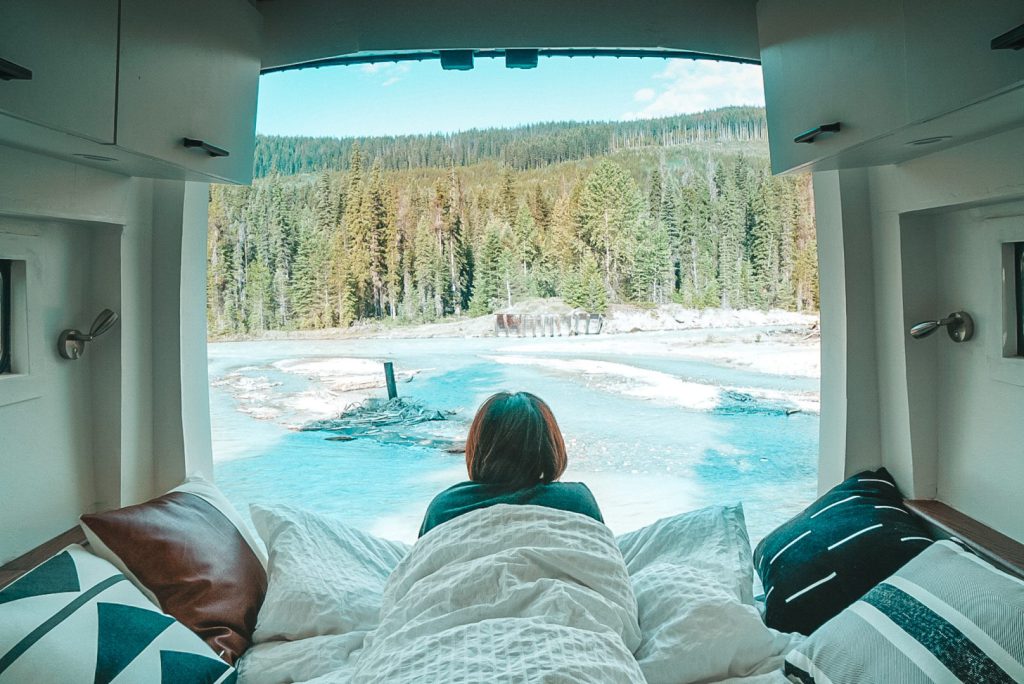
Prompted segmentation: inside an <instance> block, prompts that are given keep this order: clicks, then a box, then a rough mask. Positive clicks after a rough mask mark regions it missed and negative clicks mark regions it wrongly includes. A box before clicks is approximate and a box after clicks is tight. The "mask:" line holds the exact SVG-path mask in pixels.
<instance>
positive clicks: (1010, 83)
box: [904, 0, 1024, 121]
mask: <svg viewBox="0 0 1024 684" xmlns="http://www.w3.org/2000/svg"><path fill="white" fill-rule="evenodd" d="M904 7H905V17H906V26H907V94H908V98H909V100H910V116H911V119H912V120H914V121H921V120H925V119H930V118H932V117H935V116H938V115H940V114H945V113H947V112H951V111H953V110H954V109H959V108H960V107H963V106H965V105H968V104H970V103H972V102H976V101H978V100H981V99H984V98H986V97H988V96H990V95H993V94H996V93H998V92H999V91H1001V90H1005V89H1007V88H1011V87H1014V86H1017V85H1022V84H1024V51H1022V50H993V49H991V47H990V43H991V41H992V39H993V38H995V37H996V36H999V35H1002V34H1003V33H1006V32H1007V31H1009V30H1010V29H1012V28H1015V27H1017V26H1020V25H1021V24H1024V2H1021V0H904Z"/></svg>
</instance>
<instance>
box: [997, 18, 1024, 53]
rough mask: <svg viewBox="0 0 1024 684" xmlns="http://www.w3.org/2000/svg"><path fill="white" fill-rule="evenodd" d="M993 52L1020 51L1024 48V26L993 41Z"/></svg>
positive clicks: (1011, 30)
mask: <svg viewBox="0 0 1024 684" xmlns="http://www.w3.org/2000/svg"><path fill="white" fill-rule="evenodd" d="M991 45H992V49H993V50H1020V49H1021V48H1024V24H1021V25H1020V26H1018V27H1017V28H1014V29H1010V30H1009V31H1007V32H1006V33H1004V34H1003V35H1001V36H996V37H995V38H993V39H992V43H991Z"/></svg>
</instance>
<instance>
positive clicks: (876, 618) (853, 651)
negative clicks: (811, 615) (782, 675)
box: [785, 541, 1024, 684]
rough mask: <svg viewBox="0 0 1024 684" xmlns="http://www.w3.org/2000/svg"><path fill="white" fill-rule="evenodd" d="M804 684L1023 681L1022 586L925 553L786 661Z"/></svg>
mask: <svg viewBox="0 0 1024 684" xmlns="http://www.w3.org/2000/svg"><path fill="white" fill-rule="evenodd" d="M785 667H786V674H787V675H788V676H789V677H790V679H792V680H794V681H797V682H803V683H804V684H811V683H813V684H846V683H851V682H901V683H905V684H917V683H918V682H922V683H923V682H971V683H974V682H986V684H1002V683H1006V684H1013V683H1014V682H1024V581H1021V580H1020V579H1017V578H1015V577H1011V576H1010V575H1007V574H1006V573H1004V572H1001V571H1000V570H997V569H996V568H994V567H992V566H991V565H989V564H988V563H986V562H985V561H984V560H982V559H981V558H979V557H977V556H975V555H974V554H972V553H970V552H968V551H965V550H964V549H962V548H961V547H960V546H959V545H957V544H955V543H954V542H951V541H939V542H935V543H934V544H932V545H931V546H930V547H928V548H927V549H926V550H925V551H923V552H922V553H921V554H920V555H919V556H917V557H916V558H915V559H914V560H912V561H910V562H909V563H907V564H906V565H905V566H904V567H903V568H901V569H900V570H899V571H898V572H896V573H895V574H894V575H892V576H891V577H889V578H888V579H887V580H885V581H883V582H881V583H879V584H878V585H877V586H875V588H874V589H872V590H871V591H869V592H868V593H867V594H865V595H864V596H863V597H861V599H860V600H859V601H857V602H856V603H854V604H853V605H851V606H850V607H849V608H847V609H846V610H844V611H843V612H841V613H840V614H839V615H837V616H836V617H834V618H832V619H831V620H829V621H828V622H826V623H825V624H824V625H822V626H821V627H820V628H819V629H818V630H816V631H815V632H814V633H813V634H812V635H811V636H810V638H809V639H807V640H806V641H805V642H804V643H803V644H801V645H800V646H799V647H798V648H797V649H796V650H794V651H792V652H790V653H789V655H787V656H786V666H785Z"/></svg>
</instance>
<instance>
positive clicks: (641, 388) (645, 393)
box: [484, 354, 722, 411]
mask: <svg viewBox="0 0 1024 684" xmlns="http://www.w3.org/2000/svg"><path fill="white" fill-rule="evenodd" d="M484 358H487V359H490V360H491V361H494V362H496V363H503V364H506V365H512V366H536V367H538V368H547V369H550V370H554V371H560V372H565V373H569V374H573V375H580V376H583V377H585V378H586V379H587V380H588V381H590V382H589V384H592V385H594V386H596V387H598V388H600V389H606V390H613V391H621V392H622V393H623V394H627V395H629V396H633V397H639V398H641V399H655V400H662V401H669V402H672V403H673V404H676V405H678V406H682V407H684V408H688V409H694V410H697V411H711V410H713V409H715V408H717V407H718V406H719V404H720V403H721V396H722V391H721V389H720V388H718V387H715V386H713V385H705V384H702V383H699V382H687V381H686V380H680V379H679V378H675V377H673V376H671V375H669V374H667V373H661V372H659V371H652V370H647V369H645V368H636V367H635V366H629V365H626V364H623V363H613V362H611V361H591V360H587V359H551V358H543V357H535V356H519V355H514V354H508V355H501V356H486V357H484Z"/></svg>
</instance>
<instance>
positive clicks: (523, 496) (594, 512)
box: [420, 482, 604, 537]
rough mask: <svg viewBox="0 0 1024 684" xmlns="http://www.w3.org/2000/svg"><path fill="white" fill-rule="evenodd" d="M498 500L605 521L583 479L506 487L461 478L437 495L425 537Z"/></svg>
mask: <svg viewBox="0 0 1024 684" xmlns="http://www.w3.org/2000/svg"><path fill="white" fill-rule="evenodd" d="M495 504H529V505H532V506H547V507H548V508H557V509H559V510H562V511H570V512H572V513H581V514H582V515H586V516H590V517H591V518H593V519H594V520H596V521H598V522H601V523H603V522H604V518H602V517H601V510H600V509H599V508H598V507H597V501H596V500H595V499H594V495H593V494H591V493H590V489H588V488H587V485H585V484H583V483H582V482H551V483H544V482H538V483H537V484H535V485H533V486H532V487H526V488H525V489H512V490H509V489H505V488H503V487H501V486H499V485H490V484H481V483H478V482H460V483H459V484H457V485H455V486H453V487H449V488H448V489H446V490H444V491H443V492H441V493H440V494H438V495H437V496H435V497H434V500H433V501H431V502H430V505H429V506H428V507H427V514H426V515H425V516H424V517H423V524H422V525H421V526H420V536H421V537H422V536H423V535H425V534H426V533H427V532H429V531H430V530H432V529H434V528H435V527H437V526H438V525H440V524H441V523H445V522H448V521H449V520H451V519H452V518H456V517H458V516H460V515H462V514H463V513H469V512H470V511H475V510H476V509H478V508H487V507H488V506H494V505H495Z"/></svg>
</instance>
